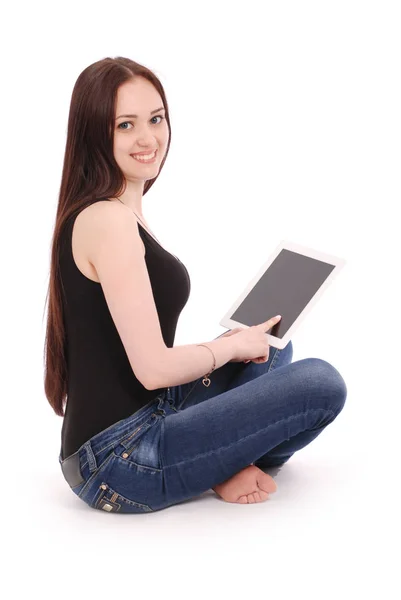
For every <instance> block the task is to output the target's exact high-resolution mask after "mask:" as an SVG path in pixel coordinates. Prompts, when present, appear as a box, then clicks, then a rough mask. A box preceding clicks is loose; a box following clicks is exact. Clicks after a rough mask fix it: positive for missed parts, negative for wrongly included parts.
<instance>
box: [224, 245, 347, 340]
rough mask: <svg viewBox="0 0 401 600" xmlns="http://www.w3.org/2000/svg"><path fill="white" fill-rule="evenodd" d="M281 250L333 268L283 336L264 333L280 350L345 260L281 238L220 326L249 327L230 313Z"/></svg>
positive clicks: (269, 316) (267, 317)
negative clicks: (233, 317)
mask: <svg viewBox="0 0 401 600" xmlns="http://www.w3.org/2000/svg"><path fill="white" fill-rule="evenodd" d="M282 250H291V251H292V252H297V253H299V254H302V255H303V256H308V257H311V258H316V259H317V260H322V261H324V262H327V263H329V264H331V265H333V266H334V269H333V270H332V271H331V273H330V275H329V276H328V277H327V279H326V280H325V282H324V283H323V284H322V285H321V286H320V288H319V289H318V290H317V292H316V293H315V294H314V296H313V297H312V298H311V300H310V301H309V302H308V304H307V305H306V306H305V308H304V309H303V310H302V312H301V313H300V314H299V316H298V317H297V318H296V319H295V321H294V323H293V324H292V326H291V327H290V328H289V330H288V331H287V333H286V334H285V335H284V337H283V338H278V337H275V336H273V335H271V334H270V333H266V335H267V339H268V344H269V345H270V346H273V347H274V348H278V349H279V350H282V349H283V348H285V347H286V345H287V344H288V342H289V341H290V339H291V338H292V336H293V335H294V333H295V331H296V330H297V329H298V327H299V326H300V325H301V323H302V321H303V320H304V319H305V317H306V316H307V315H308V314H309V313H310V311H311V310H312V308H313V307H314V305H315V304H316V302H317V301H318V300H319V298H320V297H321V295H322V294H323V292H324V291H325V290H326V289H327V287H328V286H329V285H330V283H331V282H332V281H333V279H334V278H335V277H336V276H337V275H338V273H339V272H340V271H341V269H342V268H343V267H344V265H345V264H346V262H347V261H346V260H345V259H344V258H339V257H338V256H333V255H331V254H326V253H324V252H320V251H319V250H314V249H313V248H308V247H306V246H302V245H300V244H297V243H295V242H289V241H287V240H281V242H280V243H279V245H278V246H277V248H276V249H275V250H274V252H273V253H272V254H271V255H270V256H269V258H268V259H267V261H266V262H265V263H264V264H263V265H262V267H261V268H260V269H259V271H258V272H257V274H256V275H255V277H254V278H253V279H252V280H251V281H250V282H249V284H248V285H247V286H246V288H245V289H244V291H243V292H242V294H241V295H240V296H239V297H238V298H237V300H236V301H235V302H234V304H233V305H232V306H231V308H230V310H228V311H227V313H226V314H225V315H224V317H223V318H222V319H221V321H220V323H219V324H220V325H221V326H222V327H227V329H234V328H235V327H241V328H243V329H247V328H248V327H249V325H245V323H240V322H239V321H234V320H233V319H232V318H231V315H232V314H233V313H234V311H235V310H236V309H237V308H238V307H239V305H240V304H241V303H242V301H243V300H244V299H245V298H246V296H247V295H248V294H249V292H250V291H251V290H252V288H253V287H254V286H255V285H256V284H257V283H258V281H259V279H260V278H261V277H262V276H263V274H264V273H265V271H266V270H267V269H268V267H269V266H270V265H271V264H272V262H273V261H274V260H275V259H276V257H277V256H278V255H279V253H280V252H281V251H282ZM278 314H281V313H280V312H278ZM274 316H275V315H266V321H267V320H268V319H270V318H271V317H274ZM283 318H285V317H282V319H281V321H279V324H278V326H277V327H279V326H280V323H281V322H282V321H283Z"/></svg>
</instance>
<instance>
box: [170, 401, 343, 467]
mask: <svg viewBox="0 0 401 600" xmlns="http://www.w3.org/2000/svg"><path fill="white" fill-rule="evenodd" d="M322 410H326V409H324V408H311V409H309V410H308V411H306V412H300V413H296V414H295V415H291V416H290V417H287V418H284V419H280V420H279V421H275V422H274V423H270V424H269V425H267V427H265V428H264V429H259V430H258V431H256V432H255V433H250V434H249V435H246V436H245V437H243V438H240V439H239V440H237V441H235V442H233V443H232V444H229V445H228V446H220V447H219V448H216V450H210V451H209V452H203V453H201V454H197V455H196V456H194V457H193V458H191V459H187V460H182V461H181V462H178V463H174V464H173V465H166V466H165V467H164V468H166V469H169V468H170V467H177V466H178V465H182V464H185V463H188V462H192V461H194V460H197V459H198V458H200V457H202V456H207V455H208V454H214V453H216V452H220V450H226V449H227V448H231V447H232V446H236V445H237V444H238V443H239V442H242V440H246V439H248V438H249V437H252V436H255V435H259V434H260V433H261V432H263V431H267V430H268V429H270V428H271V427H273V426H274V425H277V424H278V423H283V422H284V421H288V420H291V419H295V418H297V417H299V416H300V415H306V414H309V413H315V412H320V411H322ZM326 412H328V413H330V414H331V415H332V416H334V415H335V413H334V412H333V411H331V410H327V411H326Z"/></svg>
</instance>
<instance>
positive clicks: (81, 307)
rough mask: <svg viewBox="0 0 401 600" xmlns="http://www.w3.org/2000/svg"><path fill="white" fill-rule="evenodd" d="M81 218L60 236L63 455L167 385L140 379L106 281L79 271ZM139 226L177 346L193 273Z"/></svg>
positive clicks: (167, 331)
mask: <svg viewBox="0 0 401 600" xmlns="http://www.w3.org/2000/svg"><path fill="white" fill-rule="evenodd" d="M97 201H98V200H97ZM76 217H77V215H74V216H73V217H72V218H71V219H70V220H69V222H67V223H66V225H65V228H64V229H63V231H62V233H61V239H60V273H61V279H62V285H63V287H64V292H63V306H64V322H65V327H66V336H67V337H66V360H67V366H68V369H67V370H68V386H67V390H68V391H67V405H66V410H65V415H64V418H63V424H62V429H61V452H62V458H63V459H64V458H66V457H67V456H70V455H71V454H73V453H74V452H76V451H77V450H78V449H79V448H80V447H81V446H82V444H84V443H85V442H86V441H87V440H89V439H90V438H91V437H93V436H94V435H96V434H97V433H99V432H100V431H103V430H104V429H106V428H107V427H109V426H110V425H112V424H114V423H116V422H117V421H120V420H121V419H125V418H127V417H129V416H130V415H132V414H133V413H135V412H136V411H137V410H139V409H140V408H141V407H142V406H144V405H145V404H147V403H148V402H150V401H151V400H153V399H155V398H156V397H157V396H158V395H159V394H160V393H161V392H162V391H163V390H164V389H165V388H159V389H156V390H147V389H146V388H145V387H144V386H143V385H142V384H141V382H140V381H139V380H138V379H137V378H136V377H135V374H134V372H133V370H132V367H131V365H130V362H129V360H128V356H127V354H126V352H125V348H124V346H123V344H122V341H121V338H120V336H119V334H118V331H117V329H116V326H115V325H114V321H113V319H112V316H111V314H110V311H109V308H108V306H107V303H106V299H105V297H104V294H103V290H102V286H101V284H100V283H98V282H96V281H93V280H91V279H89V278H88V277H86V276H85V275H84V274H83V273H82V272H81V271H80V270H79V269H78V267H77V265H76V263H75V261H74V257H73V254H72V243H71V242H72V229H73V224H74V222H75V219H76ZM138 228H139V234H140V236H141V238H142V241H143V243H144V245H145V248H146V254H145V262H146V266H147V269H148V273H149V278H150V282H151V286H152V292H153V296H154V299H155V304H156V308H157V313H158V316H159V321H160V327H161V331H162V334H163V339H164V342H165V344H166V346H167V347H168V348H172V347H173V345H174V338H175V331H176V326H177V322H178V318H179V316H180V313H181V311H182V309H183V308H184V306H185V305H186V303H187V301H188V298H189V294H190V290H191V282H190V278H189V274H188V271H187V270H186V268H185V266H184V265H183V264H182V262H181V261H180V260H179V259H178V258H176V257H175V256H173V255H172V254H170V253H169V252H167V251H166V250H164V249H163V248H162V247H161V246H160V244H158V243H157V242H156V241H155V239H154V238H153V237H152V236H151V235H150V234H149V233H148V232H147V231H146V229H145V228H144V227H142V225H141V224H140V223H139V221H138Z"/></svg>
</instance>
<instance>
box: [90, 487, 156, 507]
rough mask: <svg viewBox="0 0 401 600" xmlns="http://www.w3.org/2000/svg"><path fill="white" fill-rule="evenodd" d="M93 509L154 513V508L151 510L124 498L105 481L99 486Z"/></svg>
mask: <svg viewBox="0 0 401 600" xmlns="http://www.w3.org/2000/svg"><path fill="white" fill-rule="evenodd" d="M91 507H92V508H95V509H97V510H105V511H107V512H120V513H143V512H153V510H152V508H150V506H148V505H147V504H142V503H140V502H135V500H132V499H129V498H126V497H125V496H122V495H121V494H119V493H118V492H117V491H116V490H114V489H113V488H111V487H110V486H109V485H108V484H107V483H106V482H105V481H103V482H102V483H101V484H100V485H99V489H98V491H97V492H96V494H95V497H94V499H93V502H92V504H91Z"/></svg>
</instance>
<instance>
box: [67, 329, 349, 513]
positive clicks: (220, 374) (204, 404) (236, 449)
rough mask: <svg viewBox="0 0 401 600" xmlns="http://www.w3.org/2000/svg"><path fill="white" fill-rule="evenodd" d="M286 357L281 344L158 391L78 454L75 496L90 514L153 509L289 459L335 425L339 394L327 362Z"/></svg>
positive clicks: (342, 387)
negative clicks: (260, 359)
mask: <svg viewBox="0 0 401 600" xmlns="http://www.w3.org/2000/svg"><path fill="white" fill-rule="evenodd" d="M218 337H220V336H218ZM292 355H293V347H292V343H291V342H289V343H288V344H287V346H286V347H285V348H284V349H283V350H277V349H276V348H273V347H270V351H269V359H268V361H267V362H266V363H262V364H255V363H252V362H250V363H247V364H245V363H243V362H240V363H235V362H228V363H226V364H225V365H223V366H222V367H220V368H219V369H217V370H216V371H214V372H213V373H212V375H211V376H210V379H211V383H210V386H209V387H205V386H204V385H203V384H202V377H200V378H199V379H196V380H195V381H191V382H189V383H186V384H182V385H177V386H174V387H170V388H166V389H165V390H164V391H163V392H162V393H161V394H160V395H159V396H158V397H157V398H156V399H155V400H153V401H151V402H150V403H149V404H147V405H146V406H144V407H142V408H141V409H140V410H138V411H137V412H135V413H134V414H133V415H131V416H130V417H128V418H126V419H123V420H121V421H118V422H117V423H115V424H113V425H111V426H110V427H108V428H107V429H105V430H104V431H101V432H100V433H98V434H97V435H95V436H94V437H93V438H91V439H90V440H88V441H87V442H86V443H85V444H84V445H83V446H81V448H79V450H77V452H76V453H75V455H76V457H75V458H76V463H77V467H76V470H77V472H78V477H79V479H78V481H79V480H81V481H80V482H79V483H78V485H74V487H72V486H71V488H72V490H73V492H74V493H75V494H77V496H78V497H79V498H80V499H81V500H83V501H84V502H85V503H86V504H88V506H90V507H91V508H95V509H100V510H105V511H109V512H120V513H143V512H152V511H156V510H160V509H163V508H166V507H168V506H171V505H174V504H178V503H180V502H184V501H186V500H189V499H190V498H193V497H195V496H197V495H200V494H202V493H203V492H205V491H207V490H209V489H210V488H213V487H214V486H216V485H217V484H218V483H221V482H223V481H225V480H227V479H229V478H230V477H232V476H233V475H234V474H236V473H238V472H239V471H240V470H241V469H243V468H244V467H246V466H248V465H250V464H252V463H254V464H255V465H256V466H258V467H260V468H263V467H273V466H277V465H282V464H283V463H285V462H287V461H288V460H289V459H290V458H291V456H292V455H293V454H294V452H296V451H297V450H300V449H301V448H304V447H305V446H307V445H308V444H309V443H310V442H311V441H312V440H314V439H315V438H316V437H317V436H318V435H319V434H320V433H321V432H322V431H323V429H324V428H325V427H327V425H329V423H332V422H333V421H334V419H335V418H336V417H337V415H338V414H339V413H340V412H341V410H342V408H343V406H344V403H345V399H346V396H347V388H346V384H345V382H344V380H343V378H342V376H341V375H340V373H339V372H338V371H337V370H336V369H335V368H334V367H333V366H331V365H330V364H329V363H327V362H326V361H324V360H321V359H318V358H306V359H303V360H299V361H296V362H294V363H292V362H291V361H292ZM75 455H73V456H75ZM59 462H60V463H62V462H63V461H62V459H61V452H60V456H59ZM78 465H79V469H78Z"/></svg>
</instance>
